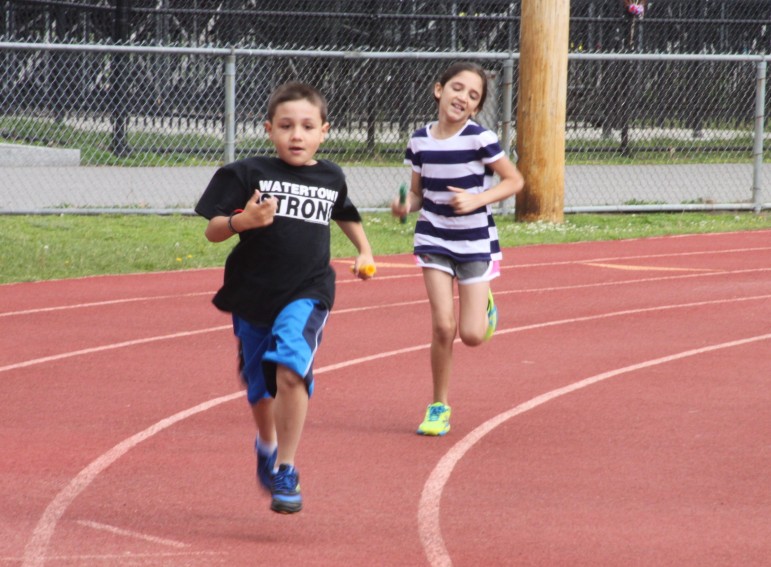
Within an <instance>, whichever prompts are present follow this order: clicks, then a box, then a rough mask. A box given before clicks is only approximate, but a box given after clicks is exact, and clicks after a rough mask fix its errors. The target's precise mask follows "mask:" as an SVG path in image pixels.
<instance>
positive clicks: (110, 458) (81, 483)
mask: <svg viewBox="0 0 771 567" xmlns="http://www.w3.org/2000/svg"><path fill="white" fill-rule="evenodd" d="M769 297H771V295H761V296H755V297H749V298H732V299H721V300H714V301H701V302H696V303H687V304H682V305H667V306H660V307H653V308H644V309H631V310H624V311H618V312H614V313H603V314H600V315H593V316H586V317H578V318H573V319H564V320H560V321H549V322H546V323H539V324H533V325H526V326H523V327H515V328H511V329H502V330H500V331H498V333H499V334H508V333H513V332H519V331H525V330H530V329H536V328H544V327H550V326H555V325H561V324H568V323H573V322H579V321H588V320H592V319H603V318H608V317H612V316H614V315H629V314H634V313H641V312H646V311H657V310H664V309H675V308H680V307H686V308H687V307H692V306H703V305H710V304H718V303H729V302H737V301H748V300H752V299H767V298H769ZM230 328H231V327H230V325H224V326H220V327H213V328H210V329H202V330H198V331H190V332H185V333H175V334H172V335H163V336H159V337H150V338H147V339H141V340H136V341H126V342H123V343H116V344H114V345H106V346H102V347H95V348H90V349H83V350H79V351H74V352H72V353H64V354H61V355H56V356H49V357H44V358H39V359H34V360H29V361H26V362H22V363H18V364H12V365H9V366H3V367H0V372H4V371H7V370H13V369H16V368H23V367H26V366H32V365H34V364H42V363H45V362H50V361H53V360H60V359H64V358H70V357H72V356H78V355H83V354H90V353H94V352H101V351H105V350H111V349H114V348H121V347H126V346H134V345H137V344H143V343H149V342H153V341H157V340H167V339H174V338H180V337H185V336H191V335H196V334H201V333H207V332H212V331H219V330H225V329H230ZM456 342H457V339H456ZM429 347H430V344H423V345H413V346H411V347H407V348H403V349H397V350H392V351H388V352H383V353H379V354H374V355H370V356H365V357H360V358H355V359H351V360H348V361H344V362H340V363H337V364H332V365H328V366H325V367H322V368H320V369H318V370H317V371H315V373H316V374H321V373H323V372H329V371H333V370H339V369H341V368H346V367H348V366H354V365H357V364H362V363H365V362H370V361H373V360H379V359H383V358H388V357H391V356H397V355H400V354H406V353H410V352H416V351H419V350H424V349H428V348H429ZM242 395H243V392H240V391H239V392H236V393H233V394H229V395H226V396H221V397H219V398H214V399H212V400H209V401H207V402H204V403H202V404H199V405H197V406H194V407H192V408H189V409H187V410H183V411H181V412H179V413H176V414H174V415H172V416H170V417H168V418H166V419H163V420H161V421H159V422H157V423H156V424H154V425H152V426H150V427H149V428H147V429H145V430H144V431H140V432H139V433H137V434H135V435H133V436H131V437H129V438H128V439H125V440H124V441H122V442H121V443H119V444H118V445H116V446H114V447H113V448H112V449H110V450H109V451H107V452H106V453H104V454H102V455H101V456H100V457H98V458H97V459H96V460H94V461H92V462H91V463H90V464H89V465H88V466H86V468H84V469H83V470H82V471H80V473H78V474H77V475H76V476H75V477H74V478H73V479H72V481H70V483H69V484H68V485H67V486H66V487H65V488H64V489H63V490H61V491H60V492H59V493H58V494H57V495H56V496H55V497H54V499H53V500H52V501H51V503H50V504H49V505H48V506H47V507H46V509H45V511H44V512H43V515H42V517H41V518H40V520H39V521H38V523H37V525H36V526H35V529H34V531H33V534H32V537H31V538H30V540H29V541H28V542H27V546H26V547H25V550H24V561H23V563H22V567H33V566H35V567H37V566H42V565H43V564H44V563H45V561H46V551H47V549H48V544H49V542H50V540H51V537H52V536H53V532H54V530H55V528H56V524H57V523H58V521H59V519H60V518H61V517H62V515H63V514H64V512H65V511H66V509H67V508H68V507H69V505H70V504H71V503H72V501H73V500H74V499H75V498H76V497H77V496H78V495H79V494H80V493H81V492H83V491H84V490H85V489H86V488H87V487H88V485H89V484H91V482H93V480H94V479H95V478H96V477H97V476H98V475H99V474H100V473H101V472H102V471H103V470H105V469H106V468H107V467H109V466H110V465H111V464H112V463H114V462H115V461H116V460H118V459H119V458H121V457H122V456H123V455H124V454H126V453H127V452H128V451H129V450H131V449H132V448H133V447H135V446H136V445H138V444H139V443H141V442H143V441H145V440H147V439H149V438H150V437H152V436H154V435H155V434H156V433H159V432H161V431H163V430H164V429H166V428H168V427H171V426H172V425H174V424H175V423H177V422H179V421H182V420H184V419H187V418H188V417H191V416H193V415H196V414H198V413H200V412H203V411H207V410H209V409H211V408H213V407H215V406H218V405H220V404H222V403H225V402H229V401H231V400H234V399H236V398H238V397H240V396H242ZM463 452H465V451H463ZM432 476H433V475H432ZM447 476H449V472H448V473H447ZM424 493H425V490H424ZM440 493H441V488H440ZM422 501H423V498H421V502H422ZM421 510H422V506H421ZM436 513H437V515H438V502H437V510H436ZM429 518H430V515H429ZM437 524H438V520H437ZM421 533H422V531H421ZM437 533H438V532H437ZM434 537H435V536H433V535H431V536H430V539H431V541H434V540H433V538H434ZM438 537H439V545H440V551H441V549H443V547H444V544H443V542H442V541H441V534H439V535H438ZM431 549H433V546H432V548H431ZM426 553H427V554H429V551H428V548H427V551H426ZM429 557H431V556H429Z"/></svg>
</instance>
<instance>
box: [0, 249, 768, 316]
mask: <svg viewBox="0 0 771 567" xmlns="http://www.w3.org/2000/svg"><path fill="white" fill-rule="evenodd" d="M764 250H771V247H761V248H735V249H731V250H707V251H698V252H676V253H672V254H643V255H636V256H609V257H607V258H587V259H585V260H565V261H559V262H543V263H535V264H516V265H511V266H501V269H504V270H514V269H519V268H541V267H549V266H567V265H573V264H575V265H584V264H590V263H592V262H598V263H601V262H619V261H626V260H637V259H650V258H669V257H678V256H694V255H715V254H735V253H737V252H757V251H764ZM766 270H768V268H765V269H764V268H760V269H758V270H755V269H747V270H737V271H720V272H717V273H718V274H737V273H738V274H740V273H747V272H753V271H766ZM695 275H701V274H695ZM709 275H712V274H709ZM100 277H107V276H100ZM415 277H422V275H421V272H420V271H416V273H414V274H402V275H393V276H378V277H377V280H378V281H380V280H394V279H403V278H415ZM84 279H85V278H84ZM638 281H640V282H644V281H649V280H648V279H642V280H629V281H628V282H616V283H635V282H638ZM364 283H366V282H363V281H361V280H359V279H353V278H352V279H339V280H338V281H337V284H338V285H340V284H343V285H347V284H364ZM11 285H17V284H11ZM1 287H2V286H0V288H1ZM553 289H559V288H553ZM565 289H568V288H565ZM521 291H540V290H538V289H533V290H521ZM214 293H215V292H214V291H199V292H191V293H183V294H175V295H155V296H145V297H128V298H124V299H111V300H106V301H96V302H90V303H77V304H72V305H58V306H51V307H40V308H37V309H25V310H20V311H6V312H0V318H1V317H11V316H16V315H32V314H36V313H48V312H51V311H63V310H67V309H81V308H87V307H101V306H104V305H119V304H122V303H132V302H138V301H166V300H169V299H176V298H180V297H197V296H201V295H206V296H209V295H213V294H214Z"/></svg>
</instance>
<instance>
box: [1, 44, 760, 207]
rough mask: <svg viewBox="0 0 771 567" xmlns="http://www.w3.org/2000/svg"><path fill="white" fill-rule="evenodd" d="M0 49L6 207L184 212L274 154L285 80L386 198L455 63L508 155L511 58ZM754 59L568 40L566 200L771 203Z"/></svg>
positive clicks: (579, 203) (355, 170)
mask: <svg viewBox="0 0 771 567" xmlns="http://www.w3.org/2000/svg"><path fill="white" fill-rule="evenodd" d="M0 58H1V59H2V70H1V71H0V213H49V212H56V213H62V212H79V213H88V212H124V213H125V212H143V213H168V212H180V213H185V214H189V213H190V212H191V211H192V208H193V206H194V204H195V202H196V200H197V198H198V197H199V196H200V194H201V192H202V191H203V189H204V187H205V186H206V183H207V182H208V180H209V178H210V177H211V175H212V174H213V172H214V171H215V169H216V168H217V167H218V166H220V165H221V164H222V163H225V162H227V161H231V160H232V159H238V158H242V157H246V156H249V155H262V154H267V153H270V152H271V149H272V148H271V145H270V144H269V142H268V140H267V137H266V135H265V133H264V128H263V121H264V114H265V106H266V102H267V98H268V96H269V94H270V92H271V91H272V89H273V88H274V87H275V86H276V85H278V84H280V83H282V82H284V81H287V80H302V81H307V82H310V83H313V84H315V85H316V86H318V87H319V88H320V89H321V90H322V91H323V92H324V93H325V95H326V96H327V98H328V99H329V107H330V121H331V123H332V130H331V133H330V135H329V137H328V139H327V141H326V142H325V143H324V144H323V145H322V148H321V157H325V158H329V159H332V160H334V161H336V162H338V163H339V164H340V165H341V166H343V168H344V170H345V171H346V174H347V177H348V182H349V188H350V192H351V195H352V197H353V198H354V200H355V202H356V203H357V205H359V206H360V207H361V208H362V209H364V210H381V209H383V208H385V207H386V206H387V204H388V203H389V202H390V200H391V198H392V196H393V194H394V193H395V191H396V189H397V187H398V186H399V184H400V182H402V181H405V180H407V179H408V177H409V171H408V169H407V167H406V166H404V165H403V164H402V158H403V155H404V148H405V146H406V142H407V139H408V136H409V135H410V133H411V132H412V131H413V130H414V129H416V128H417V127H419V126H422V125H423V124H424V123H425V122H427V121H429V120H432V119H433V118H434V116H435V103H434V100H433V98H432V95H431V86H432V84H433V82H434V81H435V80H436V77H437V76H438V75H439V74H440V72H441V70H443V69H444V68H445V67H446V66H447V65H448V64H449V63H450V62H451V61H454V60H457V59H471V60H476V61H479V62H481V63H482V64H483V65H484V66H485V68H486V69H488V72H489V77H490V82H489V84H490V88H491V92H490V98H489V100H488V106H487V107H486V108H485V110H484V112H483V113H482V115H481V116H480V121H481V122H482V123H483V124H485V125H486V126H487V127H489V128H491V129H493V130H496V131H497V132H498V134H499V136H500V137H501V140H502V142H503V143H504V146H505V147H506V148H510V151H511V154H512V157H513V159H515V160H516V155H515V148H516V101H517V92H516V89H517V82H518V80H517V71H518V56H517V54H516V53H509V54H507V53H496V52H459V51H446V52H424V51H414V52H412V51H410V52H407V51H402V52H393V51H388V52H378V51H373V52H364V51H359V50H355V51H332V50H319V51H313V50H277V49H250V48H214V47H199V48H191V47H161V46H136V45H134V46H118V45H79V44H61V43H37V42H36V43H19V42H0ZM507 67H508V72H507ZM765 70H766V59H765V58H764V57H763V56H759V55H706V54H704V55H699V56H695V55H675V54H666V55H665V54H640V53H624V54H599V53H571V55H570V58H569V69H568V73H569V79H568V97H567V104H568V112H567V120H568V121H567V131H566V150H567V155H566V163H567V165H566V174H565V205H566V209H565V210H566V212H574V211H603V210H690V209H717V208H725V209H754V210H760V209H761V208H768V203H767V201H769V198H768V191H767V189H765V188H767V187H768V186H769V183H770V182H771V179H770V178H769V174H768V173H766V171H764V170H763V168H762V160H763V147H764V139H765V133H764V130H763V128H764V124H765V116H767V114H768V112H767V105H766V98H765V94H766V83H765ZM507 77H508V78H507ZM504 117H512V118H511V120H508V119H504ZM503 207H504V209H506V208H508V207H513V203H505V204H504V205H503Z"/></svg>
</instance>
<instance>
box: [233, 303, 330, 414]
mask: <svg viewBox="0 0 771 567" xmlns="http://www.w3.org/2000/svg"><path fill="white" fill-rule="evenodd" d="M328 317H329V310H328V309H327V308H326V307H324V306H323V305H322V304H320V302H319V301H317V300H315V299H298V300H296V301H293V302H292V303H290V304H289V305H287V306H286V307H284V309H282V310H281V312H280V313H279V314H278V317H276V320H275V321H274V322H273V326H272V327H270V326H268V325H253V324H252V323H250V322H248V321H245V320H244V319H242V318H240V317H238V316H237V315H233V332H234V333H235V334H236V337H238V358H239V361H238V362H239V370H240V373H241V378H242V379H243V381H244V383H245V384H246V397H247V399H248V400H249V403H250V404H255V403H257V402H258V401H259V400H260V399H262V398H267V397H270V396H273V397H275V396H276V365H278V364H280V365H282V366H285V367H287V368H289V369H290V370H292V371H293V372H295V373H296V374H298V375H299V376H301V377H302V378H303V380H305V387H306V389H307V390H308V396H311V395H312V394H313V358H314V356H315V355H316V350H317V349H318V348H319V344H321V335H322V331H323V330H324V325H325V324H326V322H327V318H328Z"/></svg>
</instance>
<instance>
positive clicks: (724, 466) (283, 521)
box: [0, 231, 771, 566]
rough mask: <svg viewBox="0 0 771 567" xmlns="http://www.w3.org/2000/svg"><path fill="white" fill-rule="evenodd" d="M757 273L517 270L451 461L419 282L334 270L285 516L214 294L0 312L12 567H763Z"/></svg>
mask: <svg viewBox="0 0 771 567" xmlns="http://www.w3.org/2000/svg"><path fill="white" fill-rule="evenodd" d="M770 260H771V232H769V231H758V232H745V233H733V234H719V235H701V236H685V237H671V238H654V239H644V240H634V241H619V242H604V243H585V244H571V245H559V246H533V247H523V248H517V249H512V250H508V251H507V253H506V255H505V262H504V271H503V277H502V278H500V279H499V280H496V282H495V283H494V290H495V292H496V301H497V303H498V305H499V310H500V322H499V331H498V333H496V336H495V338H494V339H493V341H492V342H490V343H488V344H486V345H484V346H482V347H479V348H476V349H470V348H467V347H464V346H463V345H459V346H458V347H457V349H456V355H455V365H454V378H453V383H452V387H451V403H452V405H453V429H452V431H451V433H450V434H449V435H447V436H446V437H444V438H424V437H419V436H417V435H415V434H414V429H415V427H416V426H417V424H418V422H419V421H420V419H421V418H422V414H423V411H424V408H425V405H426V404H427V403H428V402H429V401H430V392H431V386H430V377H429V366H428V352H427V346H428V341H429V315H428V307H427V302H426V299H425V291H424V289H423V284H422V280H421V278H420V275H419V273H418V270H417V269H416V268H414V267H412V261H411V258H410V257H408V256H400V257H388V258H381V265H380V267H379V270H378V276H377V277H376V278H375V279H374V280H372V281H369V282H359V281H356V280H353V279H352V278H351V277H350V275H349V274H348V273H347V264H346V263H341V264H339V266H338V267H339V268H340V269H339V281H338V302H337V305H336V309H335V311H334V312H333V316H332V318H331V319H330V323H329V325H328V326H327V329H326V332H325V337H324V342H323V344H322V347H321V350H320V355H319V358H318V361H317V364H316V369H317V389H316V393H315V395H314V398H313V400H312V402H311V407H310V412H309V416H308V421H307V424H306V429H305V433H304V436H303V441H302V444H301V447H300V454H299V458H298V468H299V470H300V471H301V476H302V487H303V495H304V499H305V509H304V510H303V512H301V513H300V514H296V515H293V516H281V515H277V514H274V513H272V512H270V511H269V509H268V498H267V496H266V495H265V494H263V493H262V492H260V491H259V490H258V489H257V487H256V485H255V481H254V457H253V453H252V442H253V436H254V432H253V428H252V425H251V424H250V420H249V416H248V412H247V408H246V402H245V400H244V398H243V396H242V394H241V393H240V391H239V389H240V387H239V383H238V380H237V378H236V371H235V362H236V361H235V343H234V339H233V337H232V334H231V331H230V325H229V320H228V317H227V316H225V315H224V314H221V313H219V312H217V311H216V310H215V309H214V308H213V307H212V306H211V304H210V297H211V295H212V293H213V291H214V290H215V289H216V288H217V287H218V284H219V281H220V278H221V272H220V270H205V271H190V272H174V273H162V274H147V275H132V276H119V277H99V278H87V279H79V280H68V281H58V282H45V283H34V284H17V285H7V286H0V326H1V327H0V328H2V332H0V391H1V392H2V412H1V413H0V442H1V443H2V457H1V459H2V460H1V461H0V533H1V534H2V539H0V564H17V565H24V566H32V565H43V564H45V565H54V566H62V565H87V566H88V565H105V564H120V565H168V566H179V565H193V566H197V565H258V564H259V565H262V564H264V565H302V566H313V565H324V566H327V565H399V566H404V565H450V564H452V565H456V566H460V565H469V566H472V565H473V566H477V565H545V566H554V565H571V566H576V565H592V566H595V565H619V566H620V565H624V566H628V565H655V566H662V565H673V566H674V565H677V566H681V565H698V566H713V565H726V566H727V565H731V566H734V565H742V566H747V565H768V561H769V557H771V489H769V486H770V485H769V473H768V471H769V470H771V445H770V444H769V439H771V436H770V435H769V433H770V431H771V411H770V410H769V408H771V356H769V353H770V352H771V348H770V347H771V261H770Z"/></svg>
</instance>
